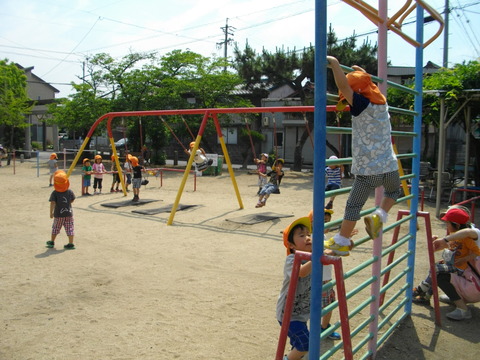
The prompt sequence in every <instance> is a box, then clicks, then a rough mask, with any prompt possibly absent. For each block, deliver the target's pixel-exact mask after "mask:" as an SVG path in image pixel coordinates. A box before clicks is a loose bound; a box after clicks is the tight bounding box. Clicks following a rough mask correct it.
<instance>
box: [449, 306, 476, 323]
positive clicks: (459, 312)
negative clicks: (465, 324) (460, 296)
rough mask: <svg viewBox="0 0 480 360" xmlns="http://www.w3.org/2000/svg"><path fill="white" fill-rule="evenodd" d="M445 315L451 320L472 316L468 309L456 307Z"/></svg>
mask: <svg viewBox="0 0 480 360" xmlns="http://www.w3.org/2000/svg"><path fill="white" fill-rule="evenodd" d="M447 317H448V318H449V319H452V320H466V319H471V318H472V313H471V311H470V309H467V310H463V309H460V308H458V307H457V308H456V309H455V310H453V311H452V312H449V313H447Z"/></svg>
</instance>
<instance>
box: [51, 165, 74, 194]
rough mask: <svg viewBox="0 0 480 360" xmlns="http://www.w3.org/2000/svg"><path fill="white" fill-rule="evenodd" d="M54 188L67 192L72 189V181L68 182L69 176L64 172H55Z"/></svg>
mask: <svg viewBox="0 0 480 360" xmlns="http://www.w3.org/2000/svg"><path fill="white" fill-rule="evenodd" d="M53 187H54V188H55V191H58V192H65V191H67V190H68V188H69V187H70V181H69V180H68V177H67V174H66V173H65V171H63V170H57V171H55V174H53Z"/></svg>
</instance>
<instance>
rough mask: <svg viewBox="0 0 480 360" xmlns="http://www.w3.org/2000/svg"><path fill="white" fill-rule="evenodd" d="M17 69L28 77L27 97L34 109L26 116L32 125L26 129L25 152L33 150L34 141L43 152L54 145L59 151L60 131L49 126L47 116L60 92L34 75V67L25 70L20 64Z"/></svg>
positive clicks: (55, 127) (54, 126) (53, 126)
mask: <svg viewBox="0 0 480 360" xmlns="http://www.w3.org/2000/svg"><path fill="white" fill-rule="evenodd" d="M16 65H17V67H18V68H19V69H21V70H23V71H24V72H25V75H26V77H27V95H28V97H29V98H30V99H32V102H33V103H34V107H33V109H32V113H31V114H29V115H26V117H27V122H28V123H29V124H30V125H31V126H28V127H26V128H25V139H30V141H25V150H27V151H31V150H32V144H31V142H32V141H35V142H39V143H41V144H42V150H46V149H47V146H48V145H53V147H54V149H55V150H58V129H57V126H56V125H48V124H47V120H48V119H49V116H50V115H48V114H47V109H48V105H49V104H52V103H54V102H55V94H58V93H59V92H60V91H59V90H58V89H56V88H55V87H53V86H52V85H50V84H49V83H47V82H46V81H44V80H42V79H41V78H39V77H38V76H36V75H35V74H34V73H33V69H34V67H33V66H31V67H28V68H24V67H22V66H21V65H19V64H16Z"/></svg>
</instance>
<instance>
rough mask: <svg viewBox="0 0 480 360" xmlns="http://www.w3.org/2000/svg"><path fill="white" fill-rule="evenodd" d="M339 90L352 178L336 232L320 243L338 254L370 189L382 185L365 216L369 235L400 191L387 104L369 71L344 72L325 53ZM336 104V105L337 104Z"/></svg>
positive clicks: (374, 232)
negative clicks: (346, 111) (348, 130)
mask: <svg viewBox="0 0 480 360" xmlns="http://www.w3.org/2000/svg"><path fill="white" fill-rule="evenodd" d="M327 59H328V61H329V63H330V66H331V68H332V70H333V75H334V78H335V83H336V84H337V87H338V89H339V91H340V102H339V105H340V106H343V105H346V102H347V103H348V104H350V112H351V114H352V152H353V154H352V173H353V174H355V180H354V182H353V185H352V190H351V192H350V195H349V197H348V200H347V204H346V207H345V214H344V220H343V222H342V226H341V228H340V232H339V233H338V234H336V235H335V236H334V237H332V238H330V239H328V240H327V241H325V244H324V247H325V248H328V249H332V250H334V251H335V252H336V253H337V254H338V255H343V256H347V255H349V249H348V245H349V244H350V239H349V236H350V234H351V233H352V230H353V229H354V228H355V224H356V223H357V221H358V220H359V219H360V211H361V210H362V208H363V205H365V202H366V201H367V199H368V196H369V193H370V191H371V190H372V189H375V188H377V187H379V186H383V187H384V189H385V190H384V197H383V200H382V203H381V205H380V207H379V208H377V210H375V212H374V213H372V214H370V215H368V216H365V218H364V221H365V224H366V231H367V233H368V235H370V237H371V238H372V239H375V238H377V237H378V235H379V234H380V231H381V229H382V227H383V224H384V223H386V222H387V216H388V212H389V211H390V209H391V208H392V206H393V205H394V204H395V200H396V199H397V198H398V196H399V195H400V176H399V174H398V164H397V158H396V156H395V153H394V151H393V148H392V143H391V135H390V133H391V125H390V115H389V114H388V104H387V102H386V99H385V97H384V96H383V94H382V93H381V92H380V90H379V89H378V87H377V86H376V85H375V84H374V83H373V82H372V80H371V77H370V75H369V74H367V73H366V72H365V70H363V69H362V68H361V67H359V66H356V65H354V66H352V67H353V68H354V69H355V71H353V72H351V73H349V74H348V75H346V76H345V74H344V73H343V70H342V68H341V67H340V64H339V62H338V60H337V59H336V58H334V57H333V56H328V57H327ZM337 107H338V105H337Z"/></svg>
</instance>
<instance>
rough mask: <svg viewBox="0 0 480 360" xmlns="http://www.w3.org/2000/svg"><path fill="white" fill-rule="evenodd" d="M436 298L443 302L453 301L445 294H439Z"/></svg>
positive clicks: (450, 302) (451, 302)
mask: <svg viewBox="0 0 480 360" xmlns="http://www.w3.org/2000/svg"><path fill="white" fill-rule="evenodd" d="M438 300H439V301H440V302H442V303H444V304H453V301H452V300H450V298H449V297H448V296H447V295H445V294H442V295H440V296H439V297H438Z"/></svg>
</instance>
